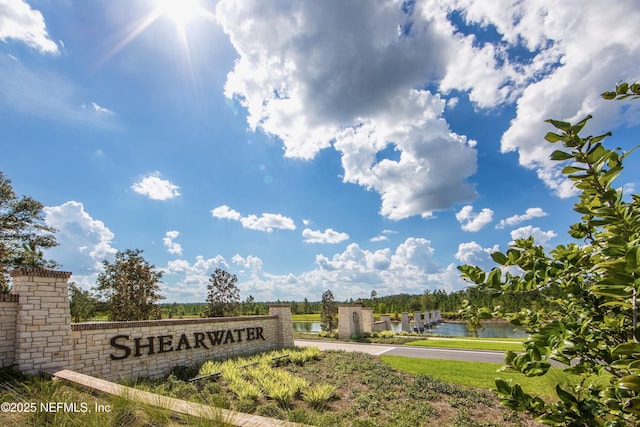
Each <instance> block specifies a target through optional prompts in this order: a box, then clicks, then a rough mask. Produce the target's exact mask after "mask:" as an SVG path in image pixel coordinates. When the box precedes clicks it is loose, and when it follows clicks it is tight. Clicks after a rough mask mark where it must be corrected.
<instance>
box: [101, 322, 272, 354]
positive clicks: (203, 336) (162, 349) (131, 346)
mask: <svg viewBox="0 0 640 427" xmlns="http://www.w3.org/2000/svg"><path fill="white" fill-rule="evenodd" d="M254 340H263V341H266V339H265V337H264V329H263V328H262V327H261V326H256V327H247V328H239V329H226V330H224V329H223V330H218V331H203V332H193V333H190V334H180V335H176V336H175V337H174V335H158V336H148V337H135V338H133V339H132V338H131V337H130V336H129V335H115V336H113V337H112V338H111V341H110V342H111V347H113V348H114V349H115V352H114V353H111V354H110V355H109V356H110V357H111V360H120V359H126V358H127V357H129V356H131V355H132V354H133V356H134V357H139V356H142V355H143V354H147V355H153V354H159V353H167V352H169V351H181V350H191V349H196V348H205V349H210V348H211V347H213V346H216V345H218V346H219V345H224V344H233V343H240V342H243V341H254ZM174 343H175V346H174Z"/></svg>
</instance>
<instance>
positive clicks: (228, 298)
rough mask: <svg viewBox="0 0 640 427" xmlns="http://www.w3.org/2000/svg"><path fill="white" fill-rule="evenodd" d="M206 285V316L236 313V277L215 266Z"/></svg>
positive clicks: (238, 298)
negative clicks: (207, 292)
mask: <svg viewBox="0 0 640 427" xmlns="http://www.w3.org/2000/svg"><path fill="white" fill-rule="evenodd" d="M209 281H210V282H211V283H210V284H209V285H207V289H209V295H208V296H207V309H206V311H205V314H206V316H207V317H228V316H236V315H237V314H238V309H239V304H240V291H239V289H238V287H237V286H236V282H237V281H238V278H237V277H236V276H235V274H233V275H232V274H230V273H228V272H226V271H224V270H223V269H221V268H216V271H214V272H213V274H212V275H211V277H210V278H209Z"/></svg>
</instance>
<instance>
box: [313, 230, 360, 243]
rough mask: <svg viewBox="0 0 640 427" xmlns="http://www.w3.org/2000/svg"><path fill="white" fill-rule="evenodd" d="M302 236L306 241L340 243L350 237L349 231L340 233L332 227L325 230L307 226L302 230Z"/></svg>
mask: <svg viewBox="0 0 640 427" xmlns="http://www.w3.org/2000/svg"><path fill="white" fill-rule="evenodd" d="M302 237H304V242H305V243H340V242H344V241H345V240H347V239H349V235H348V234H347V233H340V232H337V231H335V230H333V229H331V228H327V229H326V230H324V231H320V230H311V229H309V228H305V229H304V230H302Z"/></svg>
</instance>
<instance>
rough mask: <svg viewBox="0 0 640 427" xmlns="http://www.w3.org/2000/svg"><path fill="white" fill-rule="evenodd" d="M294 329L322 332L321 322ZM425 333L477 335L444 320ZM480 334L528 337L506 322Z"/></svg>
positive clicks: (396, 326) (297, 325) (394, 326)
mask: <svg viewBox="0 0 640 427" xmlns="http://www.w3.org/2000/svg"><path fill="white" fill-rule="evenodd" d="M391 329H392V330H393V331H395V332H400V331H402V325H401V323H400V322H391ZM293 330H294V331H296V332H320V330H321V329H320V322H308V321H307V322H293ZM425 334H433V335H449V336H454V337H471V336H475V335H474V334H473V333H471V332H469V331H468V330H467V326H466V325H465V324H464V323H448V322H444V323H441V324H439V325H438V326H434V327H432V328H431V329H430V330H428V331H425ZM478 336H479V337H480V338H526V337H527V333H526V332H525V331H524V330H523V329H520V328H516V327H515V326H513V325H511V324H509V323H506V322H500V323H486V324H484V329H482V330H481V331H480V332H479V333H478Z"/></svg>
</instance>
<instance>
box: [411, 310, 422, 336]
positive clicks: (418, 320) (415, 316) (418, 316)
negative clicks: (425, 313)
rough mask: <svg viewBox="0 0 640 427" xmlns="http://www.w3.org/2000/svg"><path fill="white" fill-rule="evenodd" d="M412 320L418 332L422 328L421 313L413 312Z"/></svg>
mask: <svg viewBox="0 0 640 427" xmlns="http://www.w3.org/2000/svg"><path fill="white" fill-rule="evenodd" d="M413 320H414V321H415V322H416V328H418V332H420V329H422V328H423V326H422V313H420V312H419V311H414V312H413Z"/></svg>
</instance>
